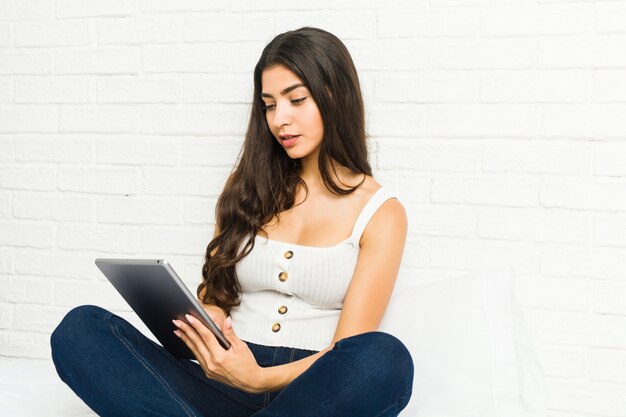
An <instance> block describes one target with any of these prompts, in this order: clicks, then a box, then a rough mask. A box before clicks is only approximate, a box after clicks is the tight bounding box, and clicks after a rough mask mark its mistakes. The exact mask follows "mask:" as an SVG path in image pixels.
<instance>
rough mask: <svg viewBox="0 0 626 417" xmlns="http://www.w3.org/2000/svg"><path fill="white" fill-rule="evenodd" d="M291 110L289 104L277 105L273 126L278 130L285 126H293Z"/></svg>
mask: <svg viewBox="0 0 626 417" xmlns="http://www.w3.org/2000/svg"><path fill="white" fill-rule="evenodd" d="M291 118H292V114H291V109H290V108H289V105H288V104H284V103H277V104H276V108H275V109H274V119H273V120H272V124H273V125H274V127H276V128H280V127H283V126H289V125H290V124H291Z"/></svg>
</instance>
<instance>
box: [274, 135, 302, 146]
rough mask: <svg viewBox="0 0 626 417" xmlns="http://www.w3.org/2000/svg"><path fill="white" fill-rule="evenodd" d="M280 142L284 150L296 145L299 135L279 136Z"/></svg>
mask: <svg viewBox="0 0 626 417" xmlns="http://www.w3.org/2000/svg"><path fill="white" fill-rule="evenodd" d="M279 137H280V142H281V144H282V145H283V147H285V148H290V147H292V146H293V145H295V144H296V142H297V141H298V139H299V138H300V135H280V136H279Z"/></svg>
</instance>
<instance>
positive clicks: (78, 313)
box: [50, 305, 111, 362]
mask: <svg viewBox="0 0 626 417" xmlns="http://www.w3.org/2000/svg"><path fill="white" fill-rule="evenodd" d="M110 315H111V313H110V312H108V311H107V310H105V309H103V308H100V307H97V306H92V305H83V306H78V307H75V308H73V309H72V310H70V311H69V312H68V313H67V314H66V315H65V317H63V320H61V322H60V323H59V325H58V326H57V327H56V328H55V329H54V331H53V332H52V335H51V336H50V348H51V352H52V359H53V360H55V362H56V361H57V360H58V359H59V358H60V357H76V356H78V354H79V353H80V351H81V349H83V348H87V346H84V343H85V342H87V341H88V339H89V336H90V335H93V334H94V333H95V332H94V330H96V329H97V327H98V326H102V325H103V324H105V323H106V320H107V318H108V317H109V316H110ZM81 345H82V346H81Z"/></svg>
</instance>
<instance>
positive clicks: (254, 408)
mask: <svg viewBox="0 0 626 417" xmlns="http://www.w3.org/2000/svg"><path fill="white" fill-rule="evenodd" d="M150 342H152V341H150ZM152 343H154V342H152ZM161 353H162V354H163V355H164V356H165V357H166V358H167V359H168V360H171V358H170V357H168V355H167V354H166V353H165V352H161ZM173 362H174V364H176V366H178V367H179V368H181V369H182V370H184V371H185V372H187V373H189V374H190V375H191V376H192V377H194V378H197V379H198V380H199V381H201V382H202V383H203V384H205V385H206V386H208V387H209V388H211V389H214V390H216V391H219V392H220V393H221V394H223V395H225V396H226V397H228V398H230V399H231V400H233V401H234V402H236V403H238V404H240V405H243V406H244V407H248V408H249V409H250V410H252V411H259V410H261V409H262V408H261V407H259V406H258V405H255V404H250V403H248V402H247V401H242V400H241V399H239V398H235V397H233V396H232V395H230V393H228V392H226V391H224V390H221V389H220V388H219V387H217V386H214V385H211V384H208V383H207V382H206V380H203V379H202V378H199V377H198V376H197V375H195V374H193V373H191V372H189V370H188V369H187V368H185V367H184V366H182V365H181V364H180V363H179V362H178V361H173ZM205 378H206V379H209V377H207V376H206V375H205Z"/></svg>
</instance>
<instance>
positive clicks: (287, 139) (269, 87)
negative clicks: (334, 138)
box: [261, 65, 324, 159]
mask: <svg viewBox="0 0 626 417" xmlns="http://www.w3.org/2000/svg"><path fill="white" fill-rule="evenodd" d="M261 84H262V93H261V98H262V99H263V103H264V104H265V119H266V120H267V125H268V126H269V128H270V130H271V132H272V134H273V135H274V137H275V138H276V140H277V141H278V143H280V144H281V146H282V147H283V148H284V149H285V151H286V152H287V154H288V155H289V157H290V158H292V159H296V158H306V157H317V154H318V153H319V149H320V147H321V145H322V138H323V137H324V124H323V121H322V114H321V113H320V111H319V109H318V107H317V104H316V103H315V101H313V96H311V93H310V92H309V90H308V89H307V88H306V87H305V86H304V84H303V83H302V80H300V79H299V78H298V77H297V76H296V75H295V74H294V73H293V72H291V71H290V70H289V69H287V68H286V67H284V66H282V65H276V66H273V67H270V68H267V69H266V70H264V71H263V74H262V75H261Z"/></svg>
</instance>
